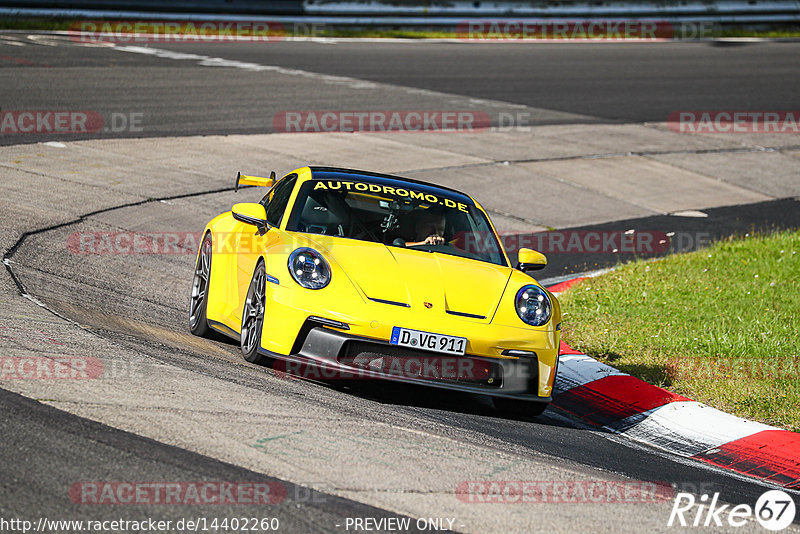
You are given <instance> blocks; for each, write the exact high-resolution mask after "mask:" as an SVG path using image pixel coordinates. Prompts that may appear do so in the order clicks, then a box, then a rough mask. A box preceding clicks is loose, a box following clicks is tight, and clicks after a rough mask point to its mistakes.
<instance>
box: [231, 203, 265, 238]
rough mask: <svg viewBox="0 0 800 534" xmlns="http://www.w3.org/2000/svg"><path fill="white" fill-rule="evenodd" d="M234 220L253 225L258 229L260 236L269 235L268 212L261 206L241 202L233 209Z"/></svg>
mask: <svg viewBox="0 0 800 534" xmlns="http://www.w3.org/2000/svg"><path fill="white" fill-rule="evenodd" d="M231 213H233V218H234V219H236V220H237V221H240V222H243V223H245V224H252V225H253V226H255V227H256V228H258V235H264V234H266V233H267V210H266V209H264V206H262V205H261V204H256V203H253V202H241V203H239V204H234V205H233V207H232V208H231Z"/></svg>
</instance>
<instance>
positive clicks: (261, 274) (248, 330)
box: [241, 262, 267, 363]
mask: <svg viewBox="0 0 800 534" xmlns="http://www.w3.org/2000/svg"><path fill="white" fill-rule="evenodd" d="M266 286H267V272H266V270H265V269H264V264H263V263H261V262H259V264H258V265H257V266H256V271H255V273H253V279H252V280H251V281H250V287H249V289H248V290H247V298H246V299H245V301H244V309H243V310H242V336H241V346H242V355H243V356H244V359H245V360H247V361H248V362H250V363H262V362H263V361H264V360H265V358H264V357H263V356H262V355H260V354H259V353H258V349H259V348H260V347H261V329H262V327H263V326H264V309H265V307H266V288H267V287H266Z"/></svg>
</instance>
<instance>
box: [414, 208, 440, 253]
mask: <svg viewBox="0 0 800 534" xmlns="http://www.w3.org/2000/svg"><path fill="white" fill-rule="evenodd" d="M416 219H417V220H416V223H415V224H414V236H415V237H414V239H415V241H406V242H405V245H406V246H407V247H413V246H416V245H444V229H445V223H446V219H445V214H444V211H442V210H441V209H437V208H428V209H426V210H422V209H420V210H418V211H417V213H416Z"/></svg>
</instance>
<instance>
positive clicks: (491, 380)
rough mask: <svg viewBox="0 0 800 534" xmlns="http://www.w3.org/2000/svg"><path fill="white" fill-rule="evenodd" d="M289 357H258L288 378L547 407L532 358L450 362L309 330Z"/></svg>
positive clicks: (367, 340)
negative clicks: (414, 388)
mask: <svg viewBox="0 0 800 534" xmlns="http://www.w3.org/2000/svg"><path fill="white" fill-rule="evenodd" d="M298 341H301V343H302V344H300V343H298V345H297V346H298V347H299V351H297V352H295V353H294V354H292V355H291V356H283V355H279V354H274V353H271V352H269V351H267V350H265V349H263V348H262V349H261V352H262V353H263V354H264V355H266V356H269V357H272V358H276V359H278V360H279V362H280V363H279V364H278V365H277V366H276V370H278V371H283V372H285V373H286V374H288V375H290V376H299V377H304V378H314V379H323V380H332V379H346V380H358V379H382V380H392V381H397V382H403V383H410V384H418V385H423V386H429V387H436V388H442V389H449V390H454V391H462V392H469V393H479V394H482V395H489V396H493V397H508V398H514V399H520V400H530V401H537V402H550V400H551V397H549V396H540V395H539V384H540V380H539V378H540V377H539V362H538V359H537V357H536V356H531V357H520V358H486V357H481V356H472V355H465V356H453V355H447V354H440V353H436V352H429V351H423V350H415V349H409V348H405V347H398V346H396V345H391V344H390V343H388V342H386V341H381V340H376V339H372V338H366V337H361V336H357V335H354V334H351V333H347V332H342V331H338V330H333V329H330V328H326V327H324V326H313V327H311V328H310V329H308V330H307V331H306V333H305V338H304V339H303V340H298Z"/></svg>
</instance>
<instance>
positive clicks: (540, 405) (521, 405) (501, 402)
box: [492, 397, 547, 416]
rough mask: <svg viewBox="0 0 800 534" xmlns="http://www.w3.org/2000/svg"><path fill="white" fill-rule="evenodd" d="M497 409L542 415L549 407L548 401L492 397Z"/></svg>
mask: <svg viewBox="0 0 800 534" xmlns="http://www.w3.org/2000/svg"><path fill="white" fill-rule="evenodd" d="M492 402H493V403H494V407H495V409H496V410H499V411H501V412H506V413H510V414H514V415H529V416H537V415H542V414H543V413H544V411H545V410H546V409H547V403H546V402H535V401H525V400H519V399H508V398H505V397H494V398H492Z"/></svg>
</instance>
